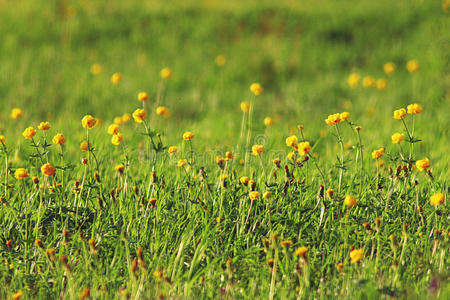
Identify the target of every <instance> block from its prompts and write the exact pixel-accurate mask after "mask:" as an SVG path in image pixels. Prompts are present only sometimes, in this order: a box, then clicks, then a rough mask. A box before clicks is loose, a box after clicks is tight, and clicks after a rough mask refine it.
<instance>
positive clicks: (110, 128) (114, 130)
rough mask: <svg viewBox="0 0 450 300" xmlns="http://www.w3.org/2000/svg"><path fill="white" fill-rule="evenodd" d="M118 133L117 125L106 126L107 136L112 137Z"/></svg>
mask: <svg viewBox="0 0 450 300" xmlns="http://www.w3.org/2000/svg"><path fill="white" fill-rule="evenodd" d="M118 133H119V125H117V124H111V125H109V126H108V134H110V135H114V134H118Z"/></svg>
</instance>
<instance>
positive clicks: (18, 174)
mask: <svg viewBox="0 0 450 300" xmlns="http://www.w3.org/2000/svg"><path fill="white" fill-rule="evenodd" d="M28 176H30V174H29V173H28V170H27V169H24V168H17V169H16V171H15V172H14V177H15V178H16V179H17V180H22V179H24V178H27V177H28Z"/></svg>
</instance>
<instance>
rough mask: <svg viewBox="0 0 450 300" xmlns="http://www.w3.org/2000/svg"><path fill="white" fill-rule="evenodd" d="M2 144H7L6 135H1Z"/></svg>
mask: <svg viewBox="0 0 450 300" xmlns="http://www.w3.org/2000/svg"><path fill="white" fill-rule="evenodd" d="M0 144H3V145H4V144H6V138H5V136H4V135H0Z"/></svg>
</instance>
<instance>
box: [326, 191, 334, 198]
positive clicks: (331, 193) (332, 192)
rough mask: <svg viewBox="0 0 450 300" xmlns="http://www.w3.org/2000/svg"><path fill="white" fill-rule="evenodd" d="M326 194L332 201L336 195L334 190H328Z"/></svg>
mask: <svg viewBox="0 0 450 300" xmlns="http://www.w3.org/2000/svg"><path fill="white" fill-rule="evenodd" d="M326 193H327V195H328V197H330V199H331V198H333V194H334V190H333V189H328V190H326Z"/></svg>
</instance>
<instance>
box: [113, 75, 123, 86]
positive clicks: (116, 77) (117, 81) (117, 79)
mask: <svg viewBox="0 0 450 300" xmlns="http://www.w3.org/2000/svg"><path fill="white" fill-rule="evenodd" d="M121 80H122V74H121V73H118V72H117V73H114V74H112V76H111V82H112V83H113V84H118V83H119V82H120V81H121Z"/></svg>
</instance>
